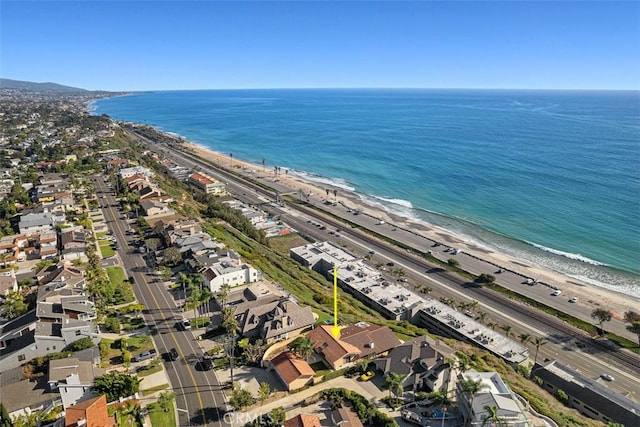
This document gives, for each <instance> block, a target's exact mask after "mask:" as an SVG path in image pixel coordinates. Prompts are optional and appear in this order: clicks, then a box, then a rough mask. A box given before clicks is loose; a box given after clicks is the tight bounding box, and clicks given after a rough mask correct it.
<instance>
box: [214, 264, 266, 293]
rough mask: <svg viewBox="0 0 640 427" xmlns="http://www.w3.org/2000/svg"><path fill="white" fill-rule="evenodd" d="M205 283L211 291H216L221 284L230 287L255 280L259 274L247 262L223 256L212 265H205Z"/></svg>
mask: <svg viewBox="0 0 640 427" xmlns="http://www.w3.org/2000/svg"><path fill="white" fill-rule="evenodd" d="M202 274H203V276H204V282H205V285H207V286H208V287H209V290H211V292H212V293H214V294H215V293H218V292H219V291H220V289H221V288H222V285H225V284H227V285H229V286H230V287H234V286H238V285H244V284H247V283H252V282H256V281H258V280H259V279H260V277H261V275H260V272H259V271H258V270H256V269H255V268H253V267H251V266H250V265H247V264H241V261H240V260H237V259H233V258H231V257H229V256H226V257H223V258H221V259H220V261H219V262H217V263H216V264H214V265H211V266H209V267H207V268H206V269H205V270H204V271H203V272H202Z"/></svg>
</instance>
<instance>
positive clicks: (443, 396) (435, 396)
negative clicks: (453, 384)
mask: <svg viewBox="0 0 640 427" xmlns="http://www.w3.org/2000/svg"><path fill="white" fill-rule="evenodd" d="M429 401H430V402H431V403H433V404H434V405H449V404H451V399H449V394H448V393H447V392H446V391H443V390H437V391H434V392H431V393H429Z"/></svg>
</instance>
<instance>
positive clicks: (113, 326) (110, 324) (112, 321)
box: [104, 317, 121, 334]
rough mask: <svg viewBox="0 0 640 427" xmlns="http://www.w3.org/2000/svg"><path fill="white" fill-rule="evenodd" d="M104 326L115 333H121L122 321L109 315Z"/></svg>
mask: <svg viewBox="0 0 640 427" xmlns="http://www.w3.org/2000/svg"><path fill="white" fill-rule="evenodd" d="M104 327H105V329H106V330H107V331H109V332H113V333H114V334H119V333H120V330H121V328H120V321H119V320H118V319H117V318H116V317H107V318H106V319H105V321H104Z"/></svg>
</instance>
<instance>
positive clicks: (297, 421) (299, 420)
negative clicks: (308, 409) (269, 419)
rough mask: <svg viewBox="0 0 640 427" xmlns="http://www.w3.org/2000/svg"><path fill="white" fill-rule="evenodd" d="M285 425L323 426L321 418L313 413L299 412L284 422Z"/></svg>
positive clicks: (296, 426)
mask: <svg viewBox="0 0 640 427" xmlns="http://www.w3.org/2000/svg"><path fill="white" fill-rule="evenodd" d="M284 427H321V424H320V418H318V416H317V415H313V414H298V415H296V416H295V417H293V418H289V419H288V420H286V421H285V422H284Z"/></svg>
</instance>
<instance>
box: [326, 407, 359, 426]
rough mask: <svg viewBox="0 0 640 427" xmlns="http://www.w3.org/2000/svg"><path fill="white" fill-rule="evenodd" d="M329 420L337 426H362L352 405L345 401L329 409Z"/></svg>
mask: <svg viewBox="0 0 640 427" xmlns="http://www.w3.org/2000/svg"><path fill="white" fill-rule="evenodd" d="M331 421H332V425H333V426H337V427H364V425H363V424H362V421H360V418H358V414H356V412H355V411H354V410H353V407H352V406H351V405H349V404H346V403H345V404H342V405H341V406H339V407H337V408H336V409H334V410H333V411H331Z"/></svg>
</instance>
